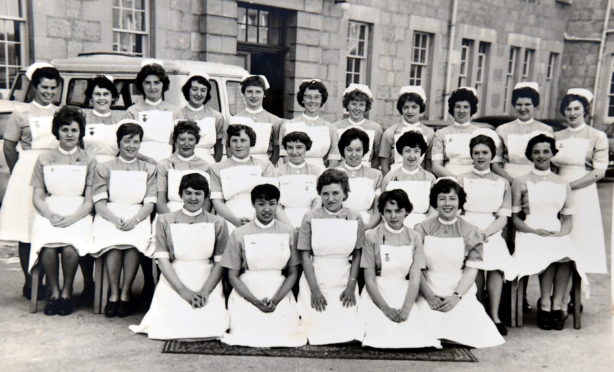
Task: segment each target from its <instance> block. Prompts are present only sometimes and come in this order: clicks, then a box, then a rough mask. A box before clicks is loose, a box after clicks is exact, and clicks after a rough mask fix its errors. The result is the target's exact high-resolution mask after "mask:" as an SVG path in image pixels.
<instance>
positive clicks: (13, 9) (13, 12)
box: [4, 0, 22, 17]
mask: <svg viewBox="0 0 614 372" xmlns="http://www.w3.org/2000/svg"><path fill="white" fill-rule="evenodd" d="M6 3H7V6H6V13H4V14H7V15H9V16H12V17H21V16H22V15H21V14H20V8H21V6H20V4H19V0H6Z"/></svg>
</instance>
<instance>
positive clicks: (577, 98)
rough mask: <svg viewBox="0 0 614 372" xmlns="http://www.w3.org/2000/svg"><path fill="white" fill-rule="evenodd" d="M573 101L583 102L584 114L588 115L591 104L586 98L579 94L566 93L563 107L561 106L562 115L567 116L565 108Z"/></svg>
mask: <svg viewBox="0 0 614 372" xmlns="http://www.w3.org/2000/svg"><path fill="white" fill-rule="evenodd" d="M573 101H578V102H580V103H581V104H582V107H584V116H586V115H588V114H589V113H590V112H591V104H590V103H589V102H588V100H587V99H586V98H584V97H583V96H579V95H577V94H566V95H565V97H563V100H562V101H561V107H560V108H559V112H560V113H561V115H563V116H565V109H566V108H567V106H569V104H570V103H572V102H573Z"/></svg>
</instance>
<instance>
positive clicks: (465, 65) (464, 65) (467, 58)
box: [458, 39, 473, 87]
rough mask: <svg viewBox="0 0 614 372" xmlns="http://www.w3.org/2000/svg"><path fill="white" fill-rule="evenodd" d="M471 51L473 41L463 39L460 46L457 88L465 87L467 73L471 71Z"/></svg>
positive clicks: (467, 77)
mask: <svg viewBox="0 0 614 372" xmlns="http://www.w3.org/2000/svg"><path fill="white" fill-rule="evenodd" d="M472 50H473V40H468V39H463V43H462V45H461V59H460V70H459V72H458V86H459V87H464V86H467V84H468V83H467V82H468V81H469V80H468V79H469V73H470V71H471V54H472Z"/></svg>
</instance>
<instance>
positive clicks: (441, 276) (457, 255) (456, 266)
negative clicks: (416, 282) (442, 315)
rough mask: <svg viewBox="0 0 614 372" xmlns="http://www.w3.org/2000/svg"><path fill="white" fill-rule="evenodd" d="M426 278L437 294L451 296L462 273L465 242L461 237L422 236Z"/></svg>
mask: <svg viewBox="0 0 614 372" xmlns="http://www.w3.org/2000/svg"><path fill="white" fill-rule="evenodd" d="M424 254H425V257H426V266H427V270H426V280H427V283H428V285H429V286H430V287H431V289H432V290H433V292H434V293H435V294H436V295H437V296H441V297H447V296H451V295H452V294H453V293H454V291H455V288H456V286H457V285H458V282H459V281H460V279H461V277H462V275H463V262H464V260H465V242H464V240H463V238H462V237H458V238H438V237H434V236H428V235H427V236H425V237H424Z"/></svg>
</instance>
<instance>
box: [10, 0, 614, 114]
mask: <svg viewBox="0 0 614 372" xmlns="http://www.w3.org/2000/svg"><path fill="white" fill-rule="evenodd" d="M612 2H613V1H612V0H582V1H580V0H575V1H573V0H489V1H486V0H348V1H343V0H253V1H235V0H2V1H0V24H2V25H4V27H3V29H0V31H2V30H4V35H3V37H0V43H2V47H3V50H4V53H3V54H2V53H0V67H1V68H2V71H1V72H0V85H1V86H0V88H2V89H6V88H8V87H10V81H11V79H12V78H13V76H14V75H15V72H16V68H17V67H19V66H24V65H28V64H29V63H30V62H32V61H39V60H51V59H53V58H62V57H68V56H75V55H77V54H78V53H84V52H101V51H107V52H108V51H117V52H124V53H130V54H135V55H144V56H151V57H158V58H177V59H199V60H206V61H214V62H223V63H230V64H236V65H240V66H244V67H245V68H246V69H248V70H249V71H251V72H253V73H264V74H265V75H267V76H268V78H269V80H270V82H271V85H272V89H271V92H270V94H269V96H270V97H269V98H268V102H267V104H268V105H269V106H270V109H271V110H273V111H274V112H276V113H278V114H280V115H282V116H284V117H292V116H293V115H295V112H298V111H300V109H301V108H300V107H299V105H298V104H297V103H296V99H295V92H296V90H297V88H298V86H299V85H300V83H301V80H302V79H306V78H318V79H321V80H322V81H323V82H324V83H325V84H326V85H327V86H328V89H329V93H330V98H329V101H328V102H327V103H326V116H327V118H328V119H330V120H337V119H340V118H341V117H342V115H343V110H342V107H341V92H342V91H343V89H344V88H345V87H346V86H347V84H349V83H350V82H360V83H365V84H368V85H370V86H371V89H372V90H373V91H374V94H375V103H374V105H373V109H372V112H371V114H370V117H371V118H372V119H374V120H376V121H378V122H380V123H381V124H382V125H383V126H388V125H390V124H391V123H393V122H394V121H397V120H399V119H398V113H397V112H396V107H395V106H396V98H397V92H398V89H399V87H400V86H402V85H407V84H419V85H422V86H423V87H424V88H425V90H426V91H427V93H428V96H429V102H428V108H427V110H428V111H427V119H429V120H442V119H446V118H447V113H446V111H447V107H446V104H445V102H446V99H447V95H448V94H449V92H450V91H451V90H453V89H454V88H456V87H458V86H460V85H471V86H474V87H476V88H477V89H478V90H479V92H480V97H481V99H480V108H479V115H510V114H511V113H512V108H511V107H510V106H511V103H510V93H511V89H512V87H513V86H514V84H515V83H516V82H518V81H537V82H539V84H540V89H541V91H542V104H541V107H540V109H539V111H538V115H537V116H538V117H540V118H557V117H558V118H560V117H561V116H560V114H558V104H559V102H560V98H561V97H562V95H563V94H564V92H565V91H566V90H567V89H568V88H569V87H585V88H589V89H591V90H593V89H595V88H597V90H596V94H595V96H596V101H595V105H594V106H595V108H594V123H595V124H596V125H602V124H610V123H612V122H614V37H611V33H612V31H613V30H614V27H613V24H614V21H609V15H610V13H611V10H610V9H611V7H612ZM606 22H608V23H607V24H606ZM604 25H605V26H604Z"/></svg>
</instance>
